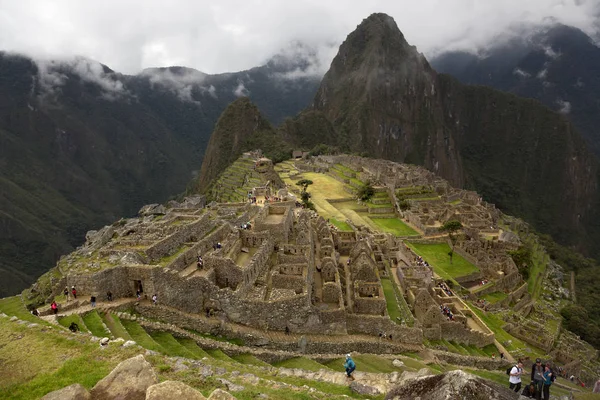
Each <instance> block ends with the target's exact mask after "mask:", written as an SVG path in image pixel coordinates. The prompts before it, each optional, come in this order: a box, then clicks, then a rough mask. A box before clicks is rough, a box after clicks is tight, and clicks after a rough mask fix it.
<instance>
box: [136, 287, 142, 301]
mask: <svg viewBox="0 0 600 400" xmlns="http://www.w3.org/2000/svg"><path fill="white" fill-rule="evenodd" d="M135 297H137V299H138V301H139V300H140V299H141V298H142V293H141V292H140V290H139V289H138V290H136V291H135Z"/></svg>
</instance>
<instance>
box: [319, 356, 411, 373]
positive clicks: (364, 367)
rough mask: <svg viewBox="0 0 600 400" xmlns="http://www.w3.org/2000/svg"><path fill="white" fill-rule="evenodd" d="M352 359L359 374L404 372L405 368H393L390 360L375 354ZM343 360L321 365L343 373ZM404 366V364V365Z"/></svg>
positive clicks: (337, 359)
mask: <svg viewBox="0 0 600 400" xmlns="http://www.w3.org/2000/svg"><path fill="white" fill-rule="evenodd" d="M352 359H353V360H354V362H355V363H356V370H357V371H360V372H373V373H390V372H394V371H400V372H401V371H405V370H407V369H411V370H412V369H413V368H410V367H408V368H405V367H400V368H399V367H395V366H393V365H392V360H391V359H388V358H384V357H380V356H378V355H375V354H361V355H356V356H353V357H352ZM344 361H345V359H344V358H336V359H335V360H332V361H329V362H326V363H323V365H324V366H326V367H328V368H330V369H332V370H334V371H340V372H343V371H344V367H343V365H344ZM405 365H406V364H405Z"/></svg>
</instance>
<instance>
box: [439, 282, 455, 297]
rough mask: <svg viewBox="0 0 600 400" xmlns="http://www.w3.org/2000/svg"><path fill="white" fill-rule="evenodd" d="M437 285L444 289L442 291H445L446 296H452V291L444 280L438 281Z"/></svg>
mask: <svg viewBox="0 0 600 400" xmlns="http://www.w3.org/2000/svg"><path fill="white" fill-rule="evenodd" d="M438 286H439V287H440V288H441V289H442V290H443V291H444V293H446V295H447V296H454V293H452V290H450V288H449V287H448V285H446V282H440V283H438Z"/></svg>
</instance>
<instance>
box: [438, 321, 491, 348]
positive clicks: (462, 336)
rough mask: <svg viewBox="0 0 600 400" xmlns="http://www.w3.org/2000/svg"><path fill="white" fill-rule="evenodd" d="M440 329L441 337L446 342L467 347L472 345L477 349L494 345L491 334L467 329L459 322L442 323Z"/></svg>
mask: <svg viewBox="0 0 600 400" xmlns="http://www.w3.org/2000/svg"><path fill="white" fill-rule="evenodd" d="M440 327H441V329H442V337H443V338H444V339H446V340H453V341H455V342H458V343H464V344H467V345H470V344H472V345H475V346H477V347H484V346H487V345H488V344H492V343H494V335H493V334H485V333H483V332H479V331H475V330H472V329H469V328H467V327H466V326H464V325H463V324H461V323H459V322H452V321H448V322H442V323H441V324H440Z"/></svg>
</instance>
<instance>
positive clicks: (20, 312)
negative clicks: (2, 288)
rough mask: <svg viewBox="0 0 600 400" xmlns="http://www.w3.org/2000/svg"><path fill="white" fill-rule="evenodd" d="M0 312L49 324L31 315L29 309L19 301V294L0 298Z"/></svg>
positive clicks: (24, 319) (25, 319)
mask: <svg viewBox="0 0 600 400" xmlns="http://www.w3.org/2000/svg"><path fill="white" fill-rule="evenodd" d="M0 312H3V313H5V314H6V315H10V316H11V317H12V316H15V317H17V318H19V319H22V320H23V321H29V322H35V323H37V324H44V325H49V323H48V322H46V321H44V320H43V319H41V318H39V317H36V316H35V315H32V314H31V313H30V312H29V311H27V309H26V308H25V306H24V305H23V303H22V302H21V297H20V296H13V297H5V298H4V299H0Z"/></svg>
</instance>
